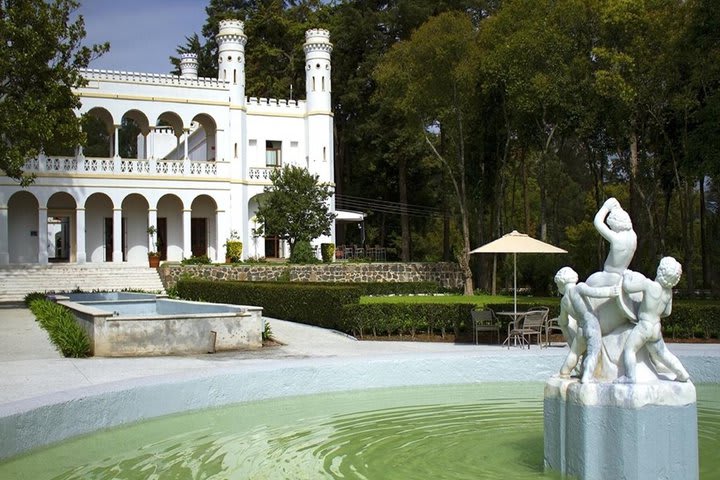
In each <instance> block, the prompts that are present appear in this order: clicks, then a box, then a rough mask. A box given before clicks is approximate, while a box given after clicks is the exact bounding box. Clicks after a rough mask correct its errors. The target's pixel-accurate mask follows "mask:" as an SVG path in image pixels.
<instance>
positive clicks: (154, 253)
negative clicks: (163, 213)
mask: <svg viewBox="0 0 720 480" xmlns="http://www.w3.org/2000/svg"><path fill="white" fill-rule="evenodd" d="M147 233H148V235H150V243H151V244H152V246H153V247H154V249H153V250H148V264H149V265H150V268H157V267H159V266H160V252H158V244H157V242H156V241H155V234H156V233H157V228H155V225H150V226H149V227H148V228H147Z"/></svg>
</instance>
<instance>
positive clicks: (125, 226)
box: [0, 187, 228, 265]
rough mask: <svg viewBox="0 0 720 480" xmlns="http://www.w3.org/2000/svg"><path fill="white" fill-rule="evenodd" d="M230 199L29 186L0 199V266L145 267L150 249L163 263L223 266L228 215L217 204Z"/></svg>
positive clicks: (199, 194)
mask: <svg viewBox="0 0 720 480" xmlns="http://www.w3.org/2000/svg"><path fill="white" fill-rule="evenodd" d="M46 193H47V194H46ZM150 193H152V192H150ZM227 200H228V199H227V198H224V196H223V193H220V194H215V195H213V194H207V193H197V192H195V193H186V194H182V193H180V194H175V193H165V194H163V193H158V195H157V197H154V196H152V195H148V192H145V193H144V194H140V193H123V194H120V193H117V194H114V193H113V192H107V191H101V190H99V189H97V190H93V189H87V188H83V189H78V191H67V190H64V191H57V190H54V191H53V192H49V191H48V189H34V187H30V188H29V189H26V190H22V191H17V192H15V193H13V194H12V195H11V196H10V197H9V198H7V199H0V265H2V264H22V263H39V264H47V263H53V262H74V263H86V262H89V263H102V262H113V263H122V262H125V263H132V264H145V265H147V254H148V252H149V251H159V252H160V253H161V258H162V259H163V260H171V261H172V260H174V261H179V260H182V259H183V258H190V257H191V256H200V255H207V256H208V257H209V258H210V259H211V260H213V261H222V260H224V257H223V258H222V259H221V255H222V256H224V248H223V246H222V245H223V243H224V232H225V230H226V229H227V218H226V212H225V211H224V210H223V209H221V208H220V207H219V206H220V205H227V204H228V202H227ZM2 217H4V218H2ZM149 226H155V228H156V230H157V234H156V235H153V236H151V235H150V234H149V233H148V227H149ZM153 243H155V245H153Z"/></svg>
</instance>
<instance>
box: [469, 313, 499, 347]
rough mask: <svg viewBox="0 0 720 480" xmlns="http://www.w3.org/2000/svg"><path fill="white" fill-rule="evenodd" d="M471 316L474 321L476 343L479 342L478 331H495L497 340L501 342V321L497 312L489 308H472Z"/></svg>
mask: <svg viewBox="0 0 720 480" xmlns="http://www.w3.org/2000/svg"><path fill="white" fill-rule="evenodd" d="M470 316H471V317H472V322H473V337H474V339H475V345H477V344H478V332H495V334H496V335H497V341H498V343H500V322H498V319H497V317H496V316H495V312H493V311H492V310H490V309H487V310H475V309H473V310H471V311H470Z"/></svg>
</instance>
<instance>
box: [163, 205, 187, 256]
mask: <svg viewBox="0 0 720 480" xmlns="http://www.w3.org/2000/svg"><path fill="white" fill-rule="evenodd" d="M183 208H184V206H183V201H182V200H181V199H180V197H178V196H177V195H174V194H171V193H168V194H166V195H163V196H162V197H160V199H159V200H158V201H157V205H156V209H157V225H156V228H157V240H156V241H157V242H158V251H159V252H160V258H161V259H162V260H172V261H180V260H182V259H183Z"/></svg>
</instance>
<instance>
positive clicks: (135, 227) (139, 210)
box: [122, 193, 149, 264]
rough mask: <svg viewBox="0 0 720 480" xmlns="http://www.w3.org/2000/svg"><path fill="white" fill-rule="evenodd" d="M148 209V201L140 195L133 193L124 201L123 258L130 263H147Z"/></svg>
mask: <svg viewBox="0 0 720 480" xmlns="http://www.w3.org/2000/svg"><path fill="white" fill-rule="evenodd" d="M148 208H149V205H148V201H147V199H146V198H145V197H143V196H142V195H140V194H139V193H131V194H130V195H128V196H126V197H125V198H124V199H123V201H122V222H123V225H122V228H123V234H122V236H123V241H124V243H125V245H124V248H123V257H124V258H125V261H126V262H128V263H134V264H146V263H147V254H148V233H147V229H148Z"/></svg>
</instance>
